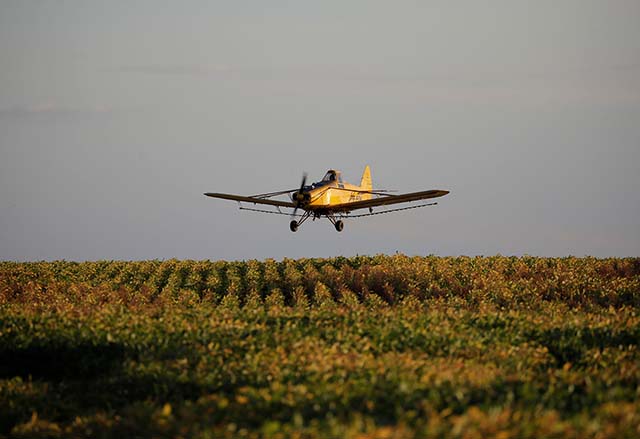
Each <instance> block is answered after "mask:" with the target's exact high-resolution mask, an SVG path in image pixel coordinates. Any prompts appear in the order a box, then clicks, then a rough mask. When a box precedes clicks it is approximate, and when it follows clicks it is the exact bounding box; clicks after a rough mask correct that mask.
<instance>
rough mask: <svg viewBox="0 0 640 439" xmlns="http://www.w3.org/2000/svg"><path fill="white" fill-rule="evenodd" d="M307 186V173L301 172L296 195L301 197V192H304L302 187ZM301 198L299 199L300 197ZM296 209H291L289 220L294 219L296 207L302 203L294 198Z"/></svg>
mask: <svg viewBox="0 0 640 439" xmlns="http://www.w3.org/2000/svg"><path fill="white" fill-rule="evenodd" d="M306 184H307V173H306V172H303V173H302V182H301V183H300V189H298V194H300V195H301V196H302V194H303V191H304V186H305V185H306ZM300 198H301V197H300ZM295 202H296V207H295V208H294V209H293V213H292V214H291V218H294V217H295V216H296V214H297V213H298V207H300V204H301V203H302V202H301V201H300V200H299V199H298V197H296V200H295Z"/></svg>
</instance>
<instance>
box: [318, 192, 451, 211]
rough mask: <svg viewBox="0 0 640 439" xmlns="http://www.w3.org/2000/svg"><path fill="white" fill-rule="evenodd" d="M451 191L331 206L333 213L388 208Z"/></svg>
mask: <svg viewBox="0 0 640 439" xmlns="http://www.w3.org/2000/svg"><path fill="white" fill-rule="evenodd" d="M448 193H449V191H443V190H438V189H434V190H430V191H421V192H410V193H408V194H399V195H385V196H383V197H380V198H372V199H371V200H362V201H354V202H352V203H342V204H337V205H335V206H331V207H330V209H331V211H333V212H350V211H352V210H356V209H364V208H367V207H376V206H388V205H389V204H397V203H408V202H410V201H418V200H426V199H429V198H437V197H443V196H445V195H447V194H448Z"/></svg>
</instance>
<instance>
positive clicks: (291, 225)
mask: <svg viewBox="0 0 640 439" xmlns="http://www.w3.org/2000/svg"><path fill="white" fill-rule="evenodd" d="M311 213H312V212H311V211H309V212H305V213H304V214H303V215H302V216H301V217H300V221H296V220H291V222H290V223H289V230H291V231H292V232H297V231H298V227H300V226H301V225H302V223H303V222H305V221H306V220H307V219H308V218H309V217H310V216H311Z"/></svg>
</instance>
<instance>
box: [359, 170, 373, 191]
mask: <svg viewBox="0 0 640 439" xmlns="http://www.w3.org/2000/svg"><path fill="white" fill-rule="evenodd" d="M360 189H362V190H363V191H370V190H373V184H372V183H371V168H369V165H367V166H365V168H364V172H363V173H362V178H361V179H360ZM362 195H363V196H362V199H363V200H370V199H371V198H372V195H371V194H362Z"/></svg>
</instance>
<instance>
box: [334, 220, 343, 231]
mask: <svg viewBox="0 0 640 439" xmlns="http://www.w3.org/2000/svg"><path fill="white" fill-rule="evenodd" d="M335 227H336V230H337V231H338V232H342V229H344V223H343V222H342V220H338V221H336V224H335Z"/></svg>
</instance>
